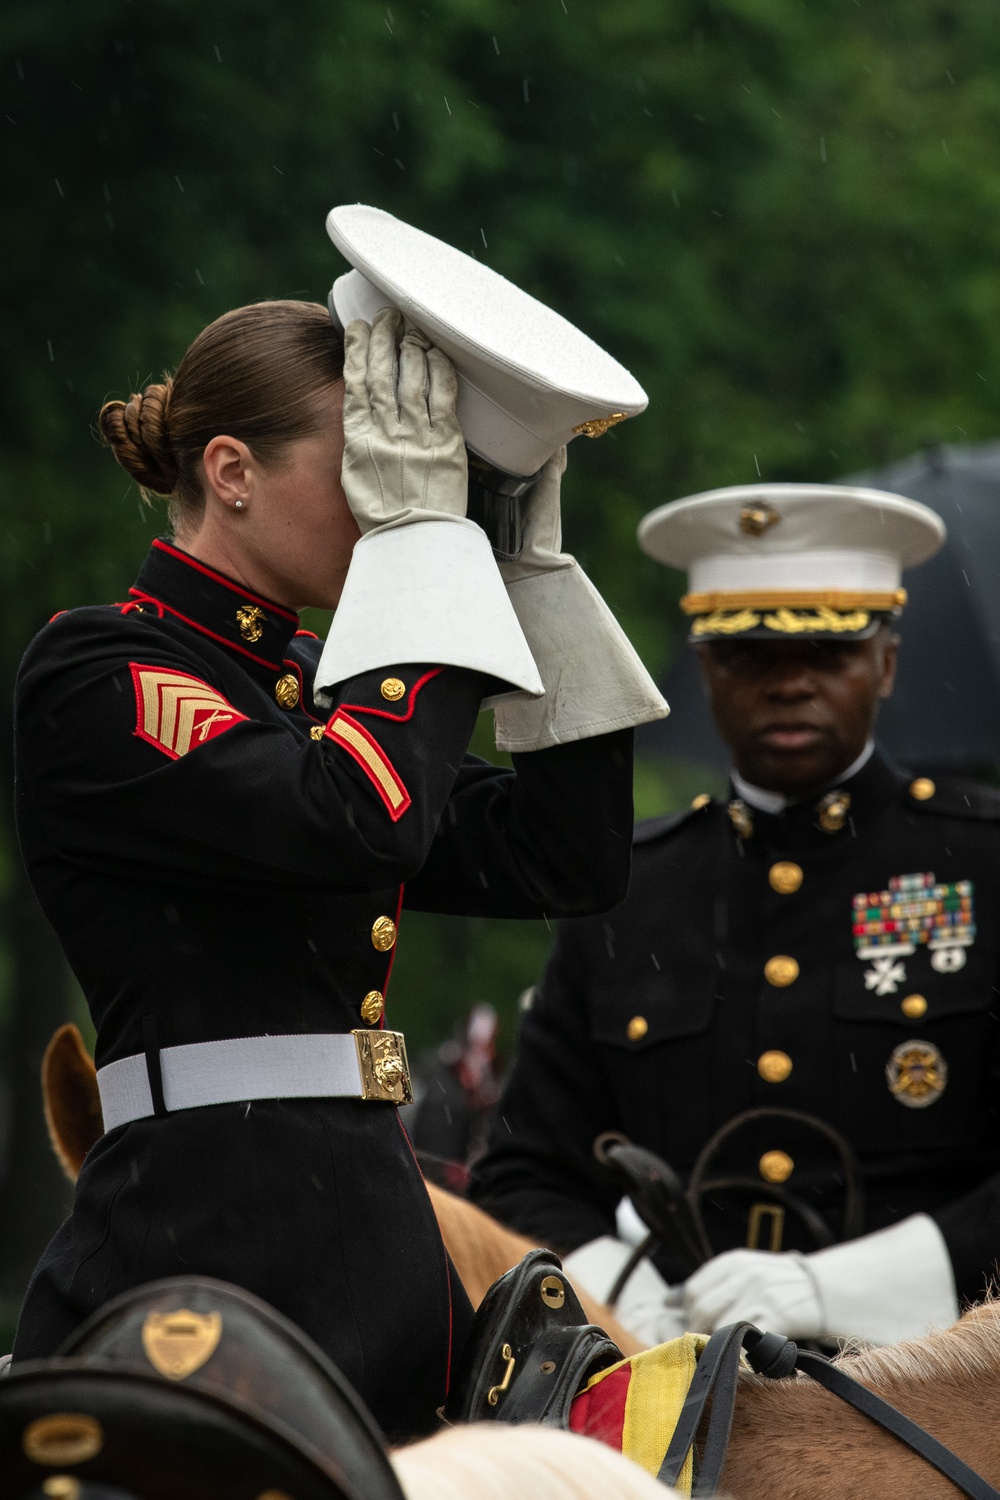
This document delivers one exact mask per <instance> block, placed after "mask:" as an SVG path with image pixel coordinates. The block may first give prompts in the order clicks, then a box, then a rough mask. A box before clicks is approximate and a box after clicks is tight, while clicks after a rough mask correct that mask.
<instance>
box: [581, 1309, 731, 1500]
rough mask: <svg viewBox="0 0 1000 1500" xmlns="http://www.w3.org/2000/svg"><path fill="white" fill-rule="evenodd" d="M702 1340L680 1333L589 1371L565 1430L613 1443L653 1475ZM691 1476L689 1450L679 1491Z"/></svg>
mask: <svg viewBox="0 0 1000 1500" xmlns="http://www.w3.org/2000/svg"><path fill="white" fill-rule="evenodd" d="M707 1343H708V1337H707V1335H704V1334H698V1333H685V1334H684V1335H683V1337H681V1338H679V1339H671V1340H670V1342H669V1343H667V1344H658V1345H657V1346H656V1348H655V1349H644V1350H643V1352H642V1353H641V1354H633V1355H632V1357H631V1358H630V1359H623V1360H622V1361H621V1362H620V1363H619V1364H617V1365H610V1366H609V1367H608V1369H606V1370H602V1371H601V1372H600V1374H599V1375H594V1376H592V1378H591V1379H590V1380H589V1381H588V1383H587V1384H586V1386H585V1387H584V1388H583V1390H582V1391H581V1392H580V1394H579V1395H578V1396H576V1397H575V1398H574V1400H573V1404H572V1406H571V1408H570V1419H569V1426H570V1431H571V1432H579V1433H582V1434H583V1435H584V1436H585V1437H592V1438H596V1439H597V1440H598V1442H601V1443H607V1445H608V1447H609V1448H617V1450H618V1452H619V1453H624V1454H625V1456H626V1458H631V1459H632V1460H633V1461H634V1462H635V1463H637V1464H641V1466H642V1467H643V1468H644V1469H645V1470H646V1471H647V1473H649V1474H652V1475H653V1476H654V1478H655V1476H656V1475H657V1474H658V1473H659V1472H660V1465H661V1464H662V1463H663V1458H664V1454H665V1453H666V1451H667V1448H668V1446H669V1444H670V1439H671V1438H672V1437H673V1435H674V1428H675V1427H676V1426H677V1423H678V1420H679V1418H680V1414H681V1409H682V1407H683V1405H684V1399H685V1397H686V1396H687V1393H688V1389H689V1387H690V1385H691V1381H692V1380H693V1378H694V1371H695V1366H696V1365H697V1363H698V1358H699V1356H700V1354H701V1352H702V1350H703V1349H704V1347H705V1345H706V1344H707ZM692 1476H693V1457H692V1454H690V1453H689V1454H688V1456H687V1458H686V1460H685V1462H684V1467H683V1469H682V1470H681V1473H680V1476H679V1478H678V1480H677V1489H678V1490H679V1491H680V1492H681V1494H683V1495H690V1493H691V1481H692Z"/></svg>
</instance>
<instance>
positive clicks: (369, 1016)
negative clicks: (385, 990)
mask: <svg viewBox="0 0 1000 1500" xmlns="http://www.w3.org/2000/svg"><path fill="white" fill-rule="evenodd" d="M384 1010H385V1001H384V1000H383V998H382V995H381V993H380V992H379V991H378V990H369V991H368V993H367V995H366V996H365V998H364V999H363V1000H362V1002H361V1019H362V1021H364V1022H366V1023H367V1025H369V1026H374V1025H375V1022H376V1021H381V1019H382V1012H383V1011H384Z"/></svg>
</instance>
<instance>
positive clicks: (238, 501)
mask: <svg viewBox="0 0 1000 1500" xmlns="http://www.w3.org/2000/svg"><path fill="white" fill-rule="evenodd" d="M236 509H237V510H242V509H243V501H242V500H237V502H236Z"/></svg>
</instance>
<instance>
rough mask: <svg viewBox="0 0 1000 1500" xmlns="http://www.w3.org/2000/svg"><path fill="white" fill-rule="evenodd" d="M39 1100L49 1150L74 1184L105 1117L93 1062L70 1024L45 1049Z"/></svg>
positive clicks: (100, 1133) (76, 1031)
mask: <svg viewBox="0 0 1000 1500" xmlns="http://www.w3.org/2000/svg"><path fill="white" fill-rule="evenodd" d="M42 1101H43V1104H44V1107H45V1123H46V1125H47V1126H48V1128H49V1140H50V1141H51V1142H52V1149H53V1151H54V1152H55V1154H56V1156H57V1157H58V1159H59V1165H60V1166H61V1167H62V1169H63V1171H64V1172H65V1173H66V1176H67V1177H68V1178H69V1180H70V1182H75V1181H76V1179H77V1177H79V1175H80V1168H81V1167H82V1166H83V1159H84V1157H85V1156H86V1154H87V1152H88V1151H89V1150H90V1148H91V1146H93V1145H94V1144H95V1143H96V1142H97V1141H99V1140H100V1138H101V1136H102V1135H103V1134H104V1118H103V1116H102V1114H101V1096H100V1093H99V1092H98V1088H97V1070H96V1068H95V1067H94V1060H93V1058H92V1057H91V1056H90V1054H89V1053H88V1052H87V1049H86V1047H85V1046H84V1045H83V1037H82V1036H81V1035H80V1032H79V1029H78V1028H77V1027H76V1026H74V1025H73V1024H72V1022H67V1024H66V1025H65V1026H60V1027H59V1030H58V1031H57V1032H56V1033H55V1035H54V1036H53V1038H52V1040H51V1041H50V1042H49V1045H48V1046H47V1047H46V1049H45V1056H44V1057H43V1059H42Z"/></svg>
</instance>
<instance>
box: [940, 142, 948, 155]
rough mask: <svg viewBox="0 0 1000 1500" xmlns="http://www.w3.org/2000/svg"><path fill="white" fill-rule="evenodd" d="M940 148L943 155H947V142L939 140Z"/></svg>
mask: <svg viewBox="0 0 1000 1500" xmlns="http://www.w3.org/2000/svg"><path fill="white" fill-rule="evenodd" d="M941 150H942V151H943V152H944V154H945V156H947V155H948V142H947V141H945V140H942V142H941Z"/></svg>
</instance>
